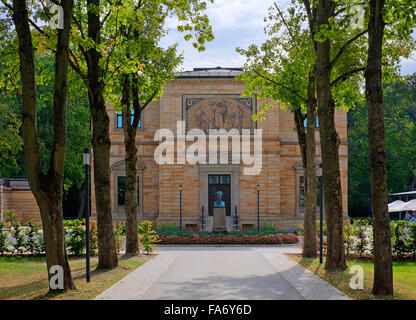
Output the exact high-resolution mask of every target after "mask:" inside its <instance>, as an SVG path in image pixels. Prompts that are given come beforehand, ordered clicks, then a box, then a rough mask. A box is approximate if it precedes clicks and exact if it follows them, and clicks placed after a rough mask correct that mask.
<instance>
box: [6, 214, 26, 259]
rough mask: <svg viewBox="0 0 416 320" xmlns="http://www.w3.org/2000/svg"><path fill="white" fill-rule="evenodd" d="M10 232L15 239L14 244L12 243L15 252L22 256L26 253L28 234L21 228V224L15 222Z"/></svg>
mask: <svg viewBox="0 0 416 320" xmlns="http://www.w3.org/2000/svg"><path fill="white" fill-rule="evenodd" d="M10 232H11V235H12V237H13V238H14V242H12V245H13V248H14V251H15V252H17V253H18V254H22V253H24V252H26V250H27V247H26V244H27V243H26V232H25V230H24V229H23V228H22V227H21V226H20V222H18V221H13V222H12V225H11V228H10Z"/></svg>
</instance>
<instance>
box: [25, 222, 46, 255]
mask: <svg viewBox="0 0 416 320" xmlns="http://www.w3.org/2000/svg"><path fill="white" fill-rule="evenodd" d="M27 226H28V228H29V229H28V230H27V233H26V235H27V240H26V241H27V249H28V251H29V252H30V253H32V254H39V253H41V252H42V251H43V250H42V246H43V241H40V238H42V239H43V234H41V233H40V225H39V224H35V223H33V222H31V221H29V222H28V223H27Z"/></svg>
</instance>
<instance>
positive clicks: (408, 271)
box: [288, 254, 416, 300]
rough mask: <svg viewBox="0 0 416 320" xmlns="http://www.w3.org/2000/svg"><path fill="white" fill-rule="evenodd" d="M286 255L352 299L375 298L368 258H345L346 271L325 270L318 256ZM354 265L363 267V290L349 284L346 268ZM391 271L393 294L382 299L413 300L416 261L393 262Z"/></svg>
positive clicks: (371, 266) (415, 297)
mask: <svg viewBox="0 0 416 320" xmlns="http://www.w3.org/2000/svg"><path fill="white" fill-rule="evenodd" d="M288 256H289V257H290V258H291V259H293V260H295V261H296V262H298V263H300V264H301V265H302V266H304V267H305V268H307V269H309V270H310V271H312V272H313V273H315V274H316V275H318V276H319V277H320V278H322V279H324V280H325V281H327V282H328V283H330V284H331V285H333V286H334V287H336V288H338V289H339V290H341V291H343V292H344V293H346V294H347V295H349V296H350V297H352V298H354V299H377V298H376V297H374V296H373V295H372V294H371V289H372V286H373V275H374V272H373V271H374V270H373V268H374V266H373V262H372V261H370V260H365V261H362V260H347V266H348V269H347V270H346V271H325V270H324V265H325V260H324V263H323V264H322V265H320V264H319V258H316V259H312V258H302V257H301V256H300V255H292V254H291V255H288ZM354 265H359V266H361V267H363V270H364V290H353V289H351V288H350V286H349V283H350V279H351V277H352V274H349V273H348V270H349V268H351V267H352V266H354ZM393 273H394V274H393V279H394V296H387V297H383V299H403V300H409V299H411V300H415V299H416V262H393Z"/></svg>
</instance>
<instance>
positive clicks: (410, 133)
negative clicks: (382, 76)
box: [348, 74, 416, 216]
mask: <svg viewBox="0 0 416 320" xmlns="http://www.w3.org/2000/svg"><path fill="white" fill-rule="evenodd" d="M415 110H416V74H413V75H412V76H410V77H403V78H401V79H399V80H396V81H393V82H391V83H389V84H385V85H384V126H385V130H386V134H385V137H386V154H387V159H386V167H387V185H388V191H389V193H395V192H403V191H406V190H409V184H410V182H411V181H412V179H416V162H415V160H414V159H415V154H416V144H415V141H416V125H415V124H416V113H415ZM367 131H368V111H367V105H366V103H365V102H360V103H358V104H357V107H356V108H355V109H354V110H352V111H350V112H349V113H348V149H349V152H348V154H349V157H348V172H349V177H348V178H349V183H348V184H349V194H348V196H349V212H350V216H363V215H367V211H368V209H367V208H368V199H369V198H370V169H369V158H368V137H367Z"/></svg>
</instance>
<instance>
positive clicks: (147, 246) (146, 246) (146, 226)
mask: <svg viewBox="0 0 416 320" xmlns="http://www.w3.org/2000/svg"><path fill="white" fill-rule="evenodd" d="M139 238H140V241H141V245H142V247H143V250H144V252H146V254H149V253H151V252H153V251H154V249H155V248H156V245H155V243H156V242H157V241H158V240H159V238H158V236H157V232H156V231H155V230H153V229H152V223H151V222H150V221H147V220H145V221H142V222H141V223H140V224H139Z"/></svg>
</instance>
